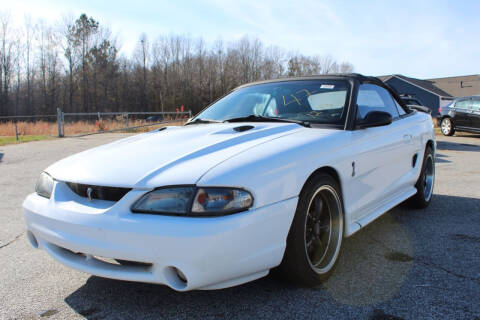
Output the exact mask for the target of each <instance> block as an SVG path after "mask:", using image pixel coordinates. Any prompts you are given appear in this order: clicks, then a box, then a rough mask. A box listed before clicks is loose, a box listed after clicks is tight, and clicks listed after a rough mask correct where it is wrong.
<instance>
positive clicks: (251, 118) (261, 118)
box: [223, 114, 310, 127]
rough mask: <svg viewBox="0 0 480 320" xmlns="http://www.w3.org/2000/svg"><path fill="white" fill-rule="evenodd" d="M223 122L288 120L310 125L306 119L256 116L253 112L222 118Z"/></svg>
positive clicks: (305, 125) (306, 125)
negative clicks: (241, 115) (244, 115)
mask: <svg viewBox="0 0 480 320" xmlns="http://www.w3.org/2000/svg"><path fill="white" fill-rule="evenodd" d="M223 122H290V123H296V124H299V125H301V126H304V127H310V123H309V122H308V121H302V120H293V119H284V118H271V117H264V116H256V115H254V114H251V115H249V116H246V117H238V118H231V119H227V120H224V121H223Z"/></svg>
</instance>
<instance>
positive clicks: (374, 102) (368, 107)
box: [357, 83, 399, 120]
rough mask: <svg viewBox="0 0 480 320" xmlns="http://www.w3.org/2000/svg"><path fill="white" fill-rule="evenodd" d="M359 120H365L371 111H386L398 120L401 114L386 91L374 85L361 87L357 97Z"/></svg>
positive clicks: (366, 84)
mask: <svg viewBox="0 0 480 320" xmlns="http://www.w3.org/2000/svg"><path fill="white" fill-rule="evenodd" d="M357 106H358V109H357V119H358V120H363V119H364V118H365V116H366V115H367V113H369V112H370V111H384V112H388V113H390V114H391V115H392V118H393V119H395V118H398V117H399V113H398V109H397V106H396V105H395V102H394V100H393V98H392V96H391V95H390V92H388V91H387V90H386V89H384V88H382V87H379V86H377V85H374V84H369V83H364V84H362V85H360V88H359V89H358V95H357Z"/></svg>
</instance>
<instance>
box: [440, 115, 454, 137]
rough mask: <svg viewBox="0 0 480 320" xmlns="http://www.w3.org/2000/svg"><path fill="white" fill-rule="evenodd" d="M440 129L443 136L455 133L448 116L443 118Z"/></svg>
mask: <svg viewBox="0 0 480 320" xmlns="http://www.w3.org/2000/svg"><path fill="white" fill-rule="evenodd" d="M440 129H441V130H442V133H443V135H444V136H453V135H454V134H455V128H454V127H453V122H452V120H451V119H450V118H443V119H442V122H441V123H440Z"/></svg>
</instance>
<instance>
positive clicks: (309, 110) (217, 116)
mask: <svg viewBox="0 0 480 320" xmlns="http://www.w3.org/2000/svg"><path fill="white" fill-rule="evenodd" d="M349 89H350V85H349V83H348V82H347V81H345V80H326V79H324V80H296V81H285V82H273V83H265V84H258V85H253V86H248V87H244V88H240V89H238V90H235V91H233V92H232V93H230V94H228V95H227V96H225V97H223V98H222V99H220V100H218V101H217V102H216V103H214V104H212V105H211V106H210V107H208V108H207V109H205V110H203V111H202V112H201V113H199V114H198V115H197V116H196V117H195V118H194V119H192V120H193V121H195V120H198V119H202V120H215V121H225V120H229V119H234V118H240V117H248V116H257V117H268V118H278V119H288V120H296V121H308V122H310V123H319V124H331V125H342V126H343V125H344V123H345V118H346V113H347V110H346V101H347V96H348V92H349Z"/></svg>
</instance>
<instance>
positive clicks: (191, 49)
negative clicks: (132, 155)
mask: <svg viewBox="0 0 480 320" xmlns="http://www.w3.org/2000/svg"><path fill="white" fill-rule="evenodd" d="M352 71H353V66H352V64H350V63H348V62H337V61H336V60H335V59H334V58H332V57H331V56H329V55H324V56H319V55H316V56H307V55H302V54H299V53H292V52H286V51H284V50H282V49H281V48H279V47H275V46H266V45H265V44H263V43H262V42H261V41H260V40H258V39H256V38H251V37H248V36H244V37H243V38H241V39H240V40H237V41H230V42H225V41H222V40H217V41H215V42H214V43H213V44H209V45H207V43H206V42H205V41H204V39H202V38H195V39H193V38H191V37H189V36H183V35H174V34H170V35H160V36H158V38H156V39H154V40H153V41H151V40H150V39H148V38H147V36H146V35H145V34H142V35H140V37H139V39H138V42H137V44H136V47H135V50H134V52H133V53H132V54H131V55H130V56H127V55H125V54H122V53H120V46H119V44H118V39H117V37H115V36H114V35H113V34H112V32H111V31H110V30H109V29H108V28H106V27H104V26H102V25H100V23H99V22H98V21H97V20H95V19H94V18H92V17H89V16H87V15H86V14H82V15H80V16H79V17H78V18H77V19H73V18H70V19H69V18H64V19H63V21H61V22H59V23H58V24H54V25H49V24H47V23H45V22H44V21H41V20H40V21H38V22H33V21H32V19H31V18H28V17H26V18H25V21H24V23H23V25H14V24H13V22H12V19H11V16H10V15H9V14H8V13H6V12H0V116H5V115H40V114H55V113H56V109H57V108H61V109H62V110H63V111H64V112H98V111H101V112H111V111H120V112H122V111H144V112H151V111H175V110H176V109H177V108H179V107H180V106H184V108H185V109H186V110H192V112H193V113H196V112H198V111H199V110H201V109H202V108H203V107H204V106H205V105H207V104H208V103H210V102H212V101H214V100H215V99H217V98H218V97H220V96H222V95H224V94H225V93H227V92H228V91H230V90H232V89H233V88H235V87H236V86H238V85H241V84H243V83H247V82H251V81H256V80H265V79H274V78H279V77H284V76H303V75H312V74H329V73H349V72H352Z"/></svg>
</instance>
